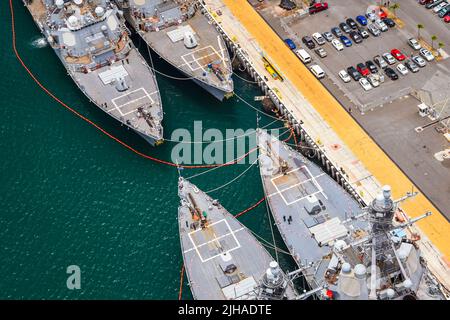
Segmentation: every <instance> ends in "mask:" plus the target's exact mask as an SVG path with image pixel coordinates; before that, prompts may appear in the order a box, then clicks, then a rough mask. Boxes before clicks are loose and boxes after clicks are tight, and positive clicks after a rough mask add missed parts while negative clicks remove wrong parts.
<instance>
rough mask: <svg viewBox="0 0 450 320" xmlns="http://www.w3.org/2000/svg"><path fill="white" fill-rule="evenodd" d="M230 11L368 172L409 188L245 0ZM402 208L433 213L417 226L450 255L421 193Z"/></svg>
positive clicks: (446, 235) (444, 230)
mask: <svg viewBox="0 0 450 320" xmlns="http://www.w3.org/2000/svg"><path fill="white" fill-rule="evenodd" d="M223 2H224V3H225V4H226V5H227V7H228V8H229V9H230V10H231V12H232V13H233V15H234V16H235V17H236V18H237V19H238V20H239V21H240V22H241V24H242V25H243V26H244V27H245V28H246V29H247V31H248V32H249V33H250V34H251V36H252V37H253V38H254V39H255V40H256V41H257V42H258V44H259V45H260V47H261V49H263V50H264V52H265V53H266V54H267V56H268V57H269V58H270V59H271V61H273V62H274V63H275V64H276V65H277V66H278V67H279V68H280V70H282V72H283V74H284V75H285V76H286V77H287V78H288V79H289V80H290V81H291V82H292V84H293V85H294V86H295V87H296V88H297V89H298V90H299V91H300V92H301V93H302V94H303V96H304V97H305V98H306V99H307V100H308V101H309V102H310V103H311V105H312V106H314V108H315V109H316V111H317V112H319V113H320V115H321V116H322V118H323V119H324V120H325V121H326V122H327V123H328V124H329V125H330V126H331V128H333V130H334V131H335V132H336V134H337V135H338V136H339V137H340V139H342V141H343V142H344V143H345V144H346V145H347V146H348V147H349V148H350V149H351V150H352V152H353V153H354V154H355V155H356V157H357V158H358V159H359V160H360V161H361V162H362V163H363V165H364V166H365V167H366V168H367V170H369V172H370V173H372V174H373V176H374V177H375V178H376V179H377V180H378V181H379V182H380V183H382V184H389V185H391V187H392V190H393V194H394V196H395V197H399V196H401V195H403V194H404V193H405V192H406V191H410V190H411V186H412V185H413V183H412V182H411V181H410V180H409V179H408V177H406V176H405V175H404V174H403V173H402V172H401V171H400V169H399V168H398V167H397V165H396V164H395V163H393V162H392V161H391V160H390V159H389V157H388V156H387V155H386V154H385V153H384V151H383V150H381V149H380V148H379V147H378V146H377V145H376V143H375V142H374V141H373V140H372V138H371V137H369V136H368V135H367V134H366V133H365V132H364V130H363V129H362V128H361V127H360V126H359V124H358V123H357V122H356V121H355V120H354V119H353V118H352V117H351V116H350V115H349V114H348V113H347V112H346V111H345V110H344V108H343V107H342V106H341V105H340V104H339V102H338V101H337V100H336V99H335V98H334V97H333V96H332V95H331V94H330V93H329V92H328V91H327V90H326V88H325V87H323V86H322V84H321V83H320V82H319V81H318V80H317V79H316V78H315V77H314V76H313V75H312V74H311V73H310V72H309V70H308V69H307V68H306V67H305V66H304V65H303V64H302V63H301V62H300V60H299V59H297V57H296V56H295V55H294V54H293V53H292V51H291V50H290V49H289V48H288V47H287V46H286V45H285V44H284V42H283V41H282V40H281V39H280V38H279V37H278V35H277V34H276V33H275V32H274V31H273V30H272V29H271V28H270V26H269V25H268V24H267V23H266V22H265V21H264V20H263V19H262V18H261V17H260V16H259V14H258V13H257V12H256V11H255V10H254V9H253V8H252V6H251V5H250V4H249V3H248V2H247V1H246V0H223ZM402 208H403V209H404V210H405V211H406V212H407V213H408V215H410V216H412V217H414V216H418V215H420V214H422V213H425V212H426V211H431V212H433V215H431V216H430V217H428V218H426V219H424V220H422V221H420V222H419V223H418V224H419V227H420V229H421V230H422V231H423V232H424V233H425V234H426V235H427V237H428V238H429V239H430V240H431V242H433V244H434V245H435V246H436V247H437V248H438V249H439V250H440V251H441V253H442V254H443V255H444V256H445V258H446V260H447V261H449V259H448V258H449V257H450V224H449V223H448V222H447V220H446V219H445V218H444V217H443V216H442V214H441V213H440V212H439V211H438V210H437V209H436V208H435V207H434V206H433V205H432V204H431V202H430V201H428V200H427V199H426V198H425V197H424V196H423V195H422V194H419V195H418V196H417V197H415V198H414V199H412V200H408V201H406V202H405V203H404V204H403V205H402Z"/></svg>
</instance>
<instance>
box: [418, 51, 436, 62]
mask: <svg viewBox="0 0 450 320" xmlns="http://www.w3.org/2000/svg"><path fill="white" fill-rule="evenodd" d="M419 53H420V55H421V56H422V57H424V58H425V59H426V60H427V61H433V60H434V56H433V54H432V53H431V52H430V51H428V50H427V49H425V48H422V49H420V50H419Z"/></svg>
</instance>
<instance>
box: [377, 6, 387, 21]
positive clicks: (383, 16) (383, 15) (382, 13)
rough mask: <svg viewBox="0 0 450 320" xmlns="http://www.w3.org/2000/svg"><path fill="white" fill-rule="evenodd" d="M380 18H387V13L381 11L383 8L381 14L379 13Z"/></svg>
mask: <svg viewBox="0 0 450 320" xmlns="http://www.w3.org/2000/svg"><path fill="white" fill-rule="evenodd" d="M378 16H379V17H380V19H381V20H383V19H385V18H387V14H386V12H384V11H383V9H381V8H380V12H378Z"/></svg>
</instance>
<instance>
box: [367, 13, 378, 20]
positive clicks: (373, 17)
mask: <svg viewBox="0 0 450 320" xmlns="http://www.w3.org/2000/svg"><path fill="white" fill-rule="evenodd" d="M366 16H367V19H369V20H370V21H375V20H377V15H376V14H375V13H373V12H368V13H367V15H366Z"/></svg>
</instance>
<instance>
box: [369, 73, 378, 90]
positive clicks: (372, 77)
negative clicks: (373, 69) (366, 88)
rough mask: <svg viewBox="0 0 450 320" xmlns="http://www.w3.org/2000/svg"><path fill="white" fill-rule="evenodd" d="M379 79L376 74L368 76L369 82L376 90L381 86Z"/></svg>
mask: <svg viewBox="0 0 450 320" xmlns="http://www.w3.org/2000/svg"><path fill="white" fill-rule="evenodd" d="M378 78H379V77H377V76H376V75H374V74H369V75H368V76H367V80H369V82H370V84H371V85H372V87H374V88H376V87H378V86H379V85H380V81H379V80H378Z"/></svg>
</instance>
